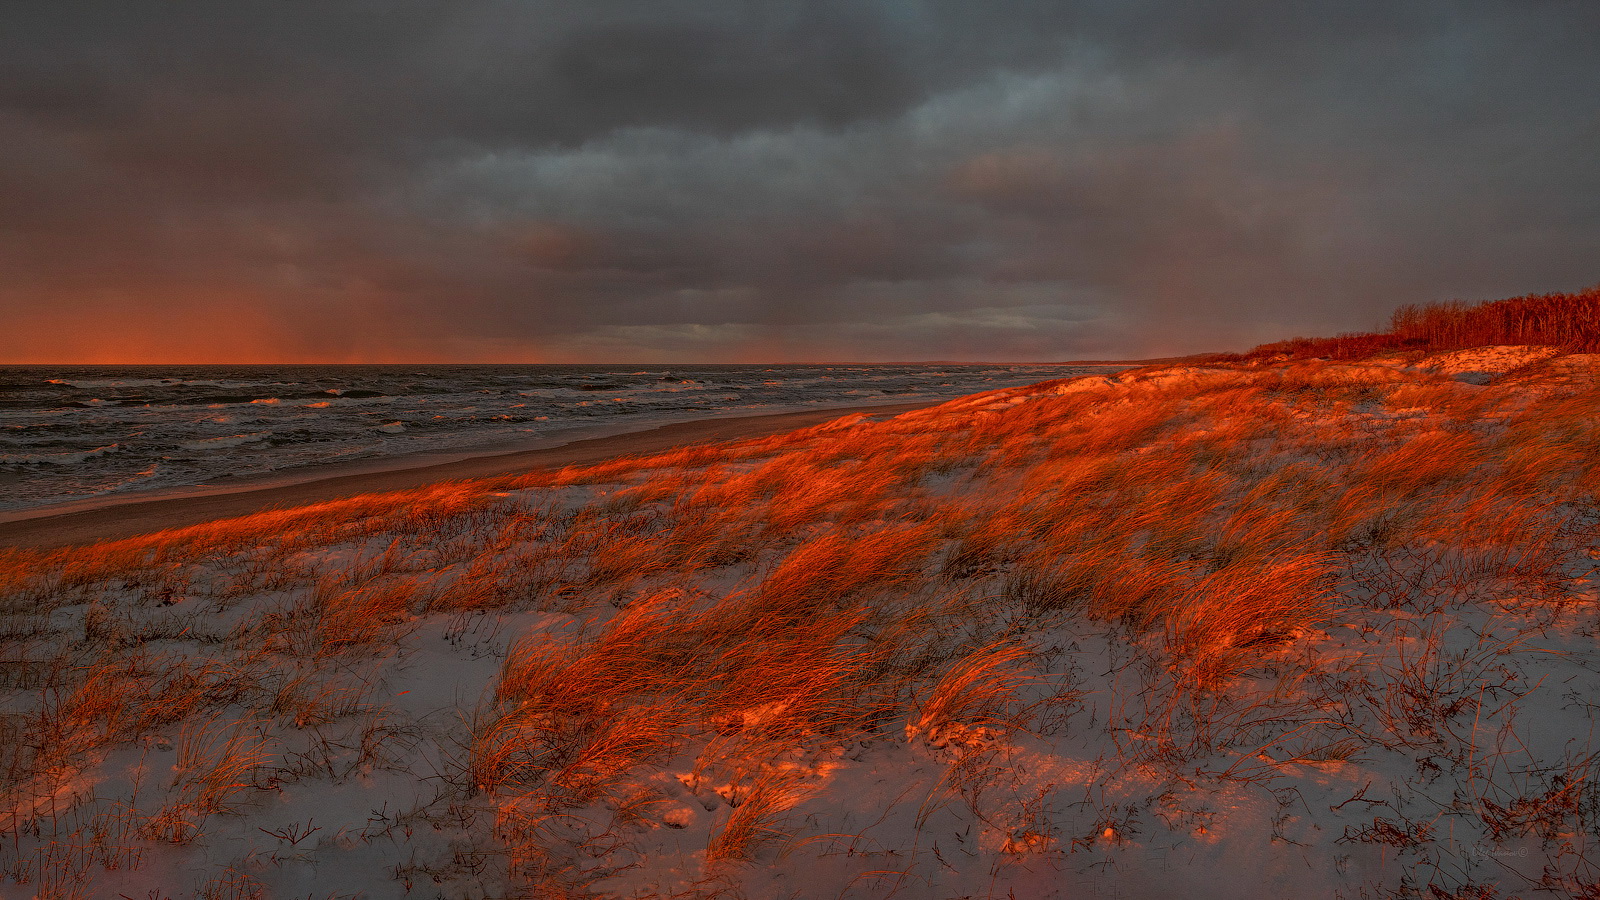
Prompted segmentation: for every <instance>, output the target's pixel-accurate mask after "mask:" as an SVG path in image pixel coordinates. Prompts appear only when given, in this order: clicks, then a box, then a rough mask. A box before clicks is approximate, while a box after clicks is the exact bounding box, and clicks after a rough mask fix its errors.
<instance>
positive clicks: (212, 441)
mask: <svg viewBox="0 0 1600 900" xmlns="http://www.w3.org/2000/svg"><path fill="white" fill-rule="evenodd" d="M271 437H272V432H270V431H252V432H250V433H249V434H228V435H223V436H222V437H214V438H202V439H200V440H197V441H180V442H179V443H178V447H179V448H180V449H183V450H222V449H226V448H228V447H241V446H243V445H245V444H256V443H260V442H261V441H265V440H267V439H268V438H271Z"/></svg>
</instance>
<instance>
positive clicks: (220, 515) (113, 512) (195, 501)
mask: <svg viewBox="0 0 1600 900" xmlns="http://www.w3.org/2000/svg"><path fill="white" fill-rule="evenodd" d="M934 405H937V401H929V402H924V403H904V404H895V405H889V406H851V407H835V408H832V409H815V410H803V411H801V412H787V413H771V414H767V415H759V416H736V417H725V418H708V419H695V420H693V421H689V422H674V423H671V424H668V425H662V426H660V427H657V428H651V429H648V430H645V431H631V432H626V433H623V434H612V435H606V436H603V437H594V438H587V439H583V440H576V441H572V442H571V443H567V444H562V445H560V446H556V447H541V448H537V449H531V450H519V451H512V452H505V453H495V452H492V451H491V452H489V453H487V454H485V455H479V456H470V457H467V458H464V459H453V460H451V461H449V462H442V463H441V462H429V461H428V460H429V459H434V458H436V457H431V458H421V459H418V460H413V461H412V464H410V465H406V459H405V458H404V457H401V458H399V459H390V460H384V461H383V462H382V465H384V466H387V467H386V468H383V469H381V470H377V471H374V470H372V469H370V468H369V469H366V470H358V471H350V470H349V469H348V468H347V469H344V470H342V471H343V472H344V473H345V474H339V473H338V472H335V471H331V470H316V469H311V470H302V471H300V472H293V473H289V474H288V475H287V476H278V477H275V478H270V479H252V480H240V481H239V482H238V483H236V484H212V485H206V486H202V487H200V488H189V489H184V490H181V491H172V492H165V493H162V494H155V495H145V496H143V497H108V498H94V499H92V500H87V501H80V502H74V503H69V504H62V505H60V506H57V507H47V508H45V509H42V510H27V511H23V512H19V513H12V514H10V515H9V516H7V517H6V518H7V519H9V521H0V547H30V548H50V547H65V546H70V545H74V544H88V543H93V542H95V541H105V540H117V539H120V538H127V537H134V536H136V535H141V534H149V533H151V532H155V531H163V530H165V529H168V528H182V527H185V526H188V525H198V524H201V523H202V522H211V521H215V520H217V519H227V518H232V517H234V516H245V515H250V514H251V513H257V512H262V511H264V510H268V509H284V508H288V507H293V506H304V505H307V504H311V503H321V502H323V501H326V500H336V499H339V498H342V497H353V496H355V495H357V494H372V493H380V492H384V491H399V490H406V489H408V488H415V487H421V486H423V485H427V484H434V483H436V482H440V481H457V480H461V479H466V478H486V477H490V476H495V475H510V474H516V473H521V472H529V471H533V470H536V469H548V468H560V467H562V466H575V465H589V464H592V463H598V462H604V461H606V460H609V459H616V458H617V457H622V456H632V455H637V454H647V453H657V452H660V451H662V450H669V449H672V448H674V447H685V446H691V445H695V444H712V443H720V442H723V441H736V440H744V439H748V438H756V437H765V436H767V435H773V434H781V433H783V432H785V431H794V430H795V429H799V428H808V427H810V426H812V425H817V424H821V423H822V422H827V421H830V420H832V419H836V418H839V417H840V416H845V415H850V414H852V413H858V412H859V413H868V414H871V415H873V416H875V417H877V416H888V415H894V414H897V413H902V412H906V411H909V410H913V409H921V408H924V407H928V406H934ZM396 465H399V466H403V467H401V468H394V467H393V466H396ZM286 478H287V479H294V480H290V481H287V482H286Z"/></svg>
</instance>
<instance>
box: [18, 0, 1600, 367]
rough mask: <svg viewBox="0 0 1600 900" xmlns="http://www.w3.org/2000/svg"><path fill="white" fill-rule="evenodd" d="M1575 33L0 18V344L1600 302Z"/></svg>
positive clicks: (1496, 15) (1202, 341) (1466, 12)
mask: <svg viewBox="0 0 1600 900" xmlns="http://www.w3.org/2000/svg"><path fill="white" fill-rule="evenodd" d="M1596 60H1600V7H1597V6H1596V5H1595V4H1593V3H1588V2H1582V0H1575V2H1556V0H1546V2H1538V0H1534V2H1518V3H1509V2H1507V3H1491V2H1481V3H1460V2H1450V3H1446V2H1442V0H1441V2H1433V3H1430V2H1419V3H1408V4H1393V3H1387V2H1385V3H1379V2H1342V3H1318V4H1257V3H1222V4H1203V5H1202V4H1185V3H1177V2H1171V3H1153V2H1149V3H1126V2H1111V0H1104V2H1085V3H1071V4H1069V3H1059V2H1039V0H996V2H990V3H985V4H973V3H969V2H953V0H951V2H942V0H882V2H877V3H845V2H831V3H830V2H763V3H750V2H739V3H731V2H727V3H724V2H711V0H693V2H688V0H683V2H673V0H653V2H622V0H602V2H593V3H583V4H578V3H565V2H549V0H546V2H526V0H523V2H510V0H502V2H493V0H476V2H443V0H440V2H410V3H406V2H400V3H396V2H384V3H377V2H372V3H361V2H329V3H320V4H304V5H294V6H287V5H284V4H281V3H266V2H230V3H210V2H206V3H202V2H187V3H183V2H168V3H159V4H158V3H129V2H116V3H112V2H104V3H95V2H79V3H71V4H64V3H51V4H45V3H38V2H19V3H11V4H6V5H5V8H4V10H3V11H0V133H3V134H4V137H5V139H4V140H3V141H0V314H4V316H5V318H6V319H8V320H10V321H12V322H15V323H20V327H19V328H17V329H15V330H14V334H13V336H12V337H10V338H7V339H6V340H9V341H11V346H5V345H3V344H0V361H3V360H5V359H22V358H34V359H46V358H65V357H77V358H87V357H88V356H97V357H99V358H107V357H109V356H115V355H116V350H117V345H118V344H119V343H121V344H122V345H125V346H126V347H127V348H129V349H128V350H127V352H128V353H132V354H135V355H138V354H143V355H146V356H149V355H152V354H154V355H160V354H168V355H173V354H176V355H179V356H183V355H188V356H191V357H192V356H195V355H205V354H210V355H211V356H212V357H213V358H228V357H230V356H232V357H238V356H241V355H243V356H258V357H300V358H310V357H324V358H326V357H338V358H374V359H376V358H416V359H423V358H449V357H453V358H482V357H488V356H494V357H498V358H509V357H524V358H531V357H541V358H581V357H589V358H618V357H624V356H627V357H635V358H643V357H656V358H661V357H673V356H677V357H697V358H724V359H731V358H753V357H757V356H761V355H763V354H766V355H768V356H773V357H776V356H790V357H811V358H833V359H839V358H848V357H856V358H900V359H906V358H934V357H943V358H949V357H979V356H981V357H991V358H998V357H1010V358H1049V357H1066V356H1084V355H1106V354H1119V353H1126V354H1138V353H1145V352H1170V351H1177V350H1194V349H1205V348H1213V347H1223V346H1241V345H1245V344H1248V343H1251V342H1253V341H1256V340H1265V339H1271V338H1275V337H1280V336H1282V335H1283V334H1284V333H1286V332H1292V331H1305V332H1309V331H1330V330H1339V329H1348V328H1359V327H1369V326H1372V325H1376V324H1378V323H1379V322H1381V320H1382V318H1383V316H1384V315H1385V314H1386V313H1387V311H1388V310H1389V309H1392V308H1393V307H1394V306H1395V305H1398V304H1400V303H1406V302H1417V301H1426V300H1433V299H1443V298H1448V297H1466V298H1486V297H1492V296H1498V295H1505V294H1511V293H1520V292H1526V291H1541V290H1562V289H1573V288H1577V287H1580V286H1583V285H1584V284H1588V283H1593V282H1594V281H1596V280H1600V274H1596V269H1595V263H1594V260H1595V251H1596V248H1597V247H1600V167H1596V166H1595V165H1594V164H1593V161H1594V159H1595V158H1597V157H1600V104H1597V103H1596V102H1595V101H1594V99H1593V86H1594V85H1595V84H1597V83H1600V63H1597V62H1596Z"/></svg>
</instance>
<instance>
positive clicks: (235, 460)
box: [0, 365, 1107, 511]
mask: <svg viewBox="0 0 1600 900" xmlns="http://www.w3.org/2000/svg"><path fill="white" fill-rule="evenodd" d="M1106 368H1107V367H1098V366H1097V367H1071V366H1041V365H857V366H852V365H835V366H815V365H808V366H798V365H796V366H759V365H756V366H733V365H723V366H637V367H630V366H622V367H615V366H612V367H607V366H537V365H479V366H465V365H433V366H321V365H316V366H303V365H302V366H16V367H0V511H7V510H9V511H15V510H21V509H30V508H36V507H40V506H45V505H49V504H52V503H57V502H62V501H68V500H82V499H86V498H90V497H96V496H103V495H108V494H115V493H120V492H127V491H143V490H151V489H159V488H174V487H186V486H191V485H198V484H205V483H209V482H212V481H214V480H216V479H223V478H227V477H232V476H240V475H264V474H269V473H276V472H281V471H283V470H288V469H295V468H299V467H304V466H315V465H320V464H326V463H334V462H347V461H358V460H381V459H384V458H389V457H395V456H400V455H403V454H412V453H440V452H459V451H465V450H470V449H472V448H474V447H487V446H493V445H500V446H504V445H506V444H508V443H510V442H515V441H526V442H528V443H533V442H535V441H560V440H563V439H578V438H581V437H584V436H585V435H586V434H592V433H595V432H597V431H601V430H609V431H617V430H631V429H633V428H648V427H652V426H654V425H658V424H662V423H665V422H671V421H681V420H684V419H693V418H700V417H705V416H712V415H737V414H741V413H743V414H757V413H762V412H782V411H787V410H796V409H807V408H816V407H824V406H852V405H868V404H875V403H904V402H911V401H918V400H938V399H943V398H950V397H956V396H960V395H963V394H970V393H975V392H978V391H985V390H991V389H994V388H1000V387H1010V386H1014V385H1021V384H1029V383H1032V382H1036V381H1042V380H1045V379H1050V378H1064V377H1067V376H1070V375H1079V374H1087V373H1089V372H1093V371H1104V370H1105V369H1106Z"/></svg>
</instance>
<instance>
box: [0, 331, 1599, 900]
mask: <svg viewBox="0 0 1600 900" xmlns="http://www.w3.org/2000/svg"><path fill="white" fill-rule="evenodd" d="M1408 321H1409V320H1408ZM1597 448H1600V386H1597V385H1596V383H1595V381H1594V379H1593V378H1571V377H1568V378H1554V377H1550V378H1546V379H1543V380H1534V381H1528V380H1525V379H1524V380H1520V381H1512V380H1507V381H1504V382H1503V383H1502V382H1496V383H1490V384H1488V385H1486V386H1480V385H1477V384H1469V383H1463V382H1461V381H1457V380H1453V379H1451V378H1449V377H1447V376H1444V375H1439V374H1433V373H1431V372H1430V371H1428V370H1427V369H1426V367H1425V366H1422V365H1420V364H1419V365H1418V366H1414V367H1411V368H1402V367H1399V366H1395V365H1351V364H1341V363H1339V362H1318V361H1293V360H1291V361H1284V362H1279V363H1274V364H1265V365H1264V364H1261V363H1259V362H1256V363H1248V362H1241V363H1230V364H1218V365H1215V366H1212V367H1211V368H1207V369H1193V368H1189V369H1161V370H1156V369H1151V370H1141V371H1136V372H1132V373H1127V374H1125V375H1124V376H1123V377H1121V378H1118V379H1114V380H1112V381H1111V382H1109V383H1105V384H1101V385H1098V386H1095V387H1094V388H1093V389H1080V388H1079V387H1078V386H1076V383H1065V382H1047V383H1044V384H1042V385H1037V386H1033V387H1030V388H1024V389H1012V390H1007V391H999V392H994V393H991V394H987V395H978V396H976V397H972V398H964V399H962V400H960V401H955V402H953V403H950V404H946V405H945V406H943V407H937V408H933V409H929V410H922V411H918V412H914V413H909V414H905V415H901V416H898V417H895V418H893V419H889V420H886V421H881V422H875V421H871V420H870V419H867V418H866V417H861V416H856V417H850V418H847V419H843V420H840V421H837V422H834V423H830V424H828V425H825V426H819V427H817V428H813V429H807V430H804V431H800V432H795V433H792V434H788V435H780V436H775V437H772V438H765V439H760V440H754V441H746V442H741V443H737V444H730V445H722V446H717V447H697V448H690V449H686V450H681V451H673V452H669V453H664V454H659V455H655V456H648V457H642V458H633V459H626V460H619V461H615V462H610V463H606V464H603V465H598V466H590V467H584V468H574V469H567V470H562V471H558V472H544V473H533V474H529V475H527V476H524V477H503V478H496V479H489V480H485V481H479V482H463V483H451V484H443V485H438V486H434V487H430V488H425V489H419V490H414V491H407V492H402V493H397V494H387V495H374V496H368V497H361V498H354V499H351V500H344V501H337V502H333V503H327V504H321V505H319V506H314V507H307V508H302V509H295V510H287V511H281V512H273V513H265V514H261V515H257V516H251V517H247V518H243V519H236V520H230V521H224V522H216V523H211V524H208V525H205V526H200V527H195V528H187V529H182V530H179V531H173V532H165V533H161V534H157V535H152V536H149V537H144V538H138V539H133V540H126V541H119V542H115V543H107V544H100V545H94V546H89V547H78V548H69V549H64V550H57V551H49V552H34V551H7V552H4V553H3V554H0V689H3V697H4V707H3V714H0V736H3V738H4V739H3V740H0V782H3V786H4V790H3V795H0V804H3V805H0V879H4V882H3V884H4V890H6V891H7V892H12V893H16V894H17V895H18V896H25V895H30V894H36V895H38V896H44V897H73V896H109V895H111V894H108V893H107V891H109V890H110V888H111V887H112V886H122V885H135V884H136V885H139V888H140V892H139V893H138V894H134V893H133V892H132V891H131V890H129V891H128V895H129V896H145V894H144V891H149V892H150V894H149V896H151V897H152V898H157V897H172V898H177V897H180V896H206V897H211V896H231V897H256V896H290V894H289V893H288V891H289V890H290V887H288V885H293V884H301V883H303V881H296V880H295V879H296V878H299V877H300V876H301V875H303V874H304V872H306V871H313V870H316V867H317V866H318V865H322V864H323V863H325V862H327V861H330V860H347V861H350V862H349V866H351V868H349V869H348V870H345V869H344V868H343V866H344V865H345V863H338V864H337V865H339V866H340V867H341V871H348V872H350V873H352V874H350V875H348V877H347V879H346V880H345V881H343V882H340V881H339V880H338V879H336V878H334V879H323V880H322V881H320V882H319V889H320V890H321V891H322V893H321V894H319V896H354V895H356V894H358V893H359V894H361V895H362V896H370V897H379V896H429V897H431V896H437V895H443V896H507V897H510V896H538V897H564V896H572V897H577V896H590V895H593V894H600V895H625V896H668V895H671V896H739V895H750V896H790V895H793V894H794V892H795V891H796V890H799V894H800V895H801V896H891V895H898V896H958V895H978V896H983V895H991V896H1006V895H1007V893H1008V892H1015V893H1016V895H1018V896H1021V895H1024V893H1025V892H1027V891H1029V890H1030V885H1035V886H1036V885H1037V884H1038V882H1037V881H1035V880H1033V879H1037V878H1039V877H1042V876H1040V875H1039V873H1041V872H1054V873H1056V874H1055V875H1054V876H1052V877H1053V878H1055V881H1054V882H1052V884H1055V885H1057V887H1058V888H1060V889H1063V890H1065V888H1064V887H1061V886H1062V885H1067V884H1068V881H1066V880H1063V879H1064V878H1065V876H1064V875H1063V874H1062V873H1073V874H1074V877H1077V878H1079V879H1080V880H1079V881H1075V882H1072V883H1073V884H1079V885H1084V884H1090V883H1091V881H1093V879H1097V878H1098V879H1102V880H1101V881H1097V882H1094V883H1097V884H1101V883H1106V882H1105V881H1104V879H1107V878H1110V877H1112V876H1110V875H1108V874H1107V870H1106V867H1107V866H1120V867H1121V868H1122V869H1127V868H1130V867H1131V868H1134V869H1137V868H1138V867H1139V866H1141V865H1145V864H1147V863H1148V861H1149V860H1151V859H1153V858H1155V856H1156V855H1159V854H1162V853H1166V852H1167V851H1168V850H1169V849H1170V848H1171V847H1173V846H1176V845H1177V844H1178V843H1181V842H1187V843H1186V844H1185V845H1186V846H1192V845H1196V844H1197V842H1198V845H1199V846H1202V847H1205V848H1209V849H1207V850H1206V853H1208V854H1209V856H1207V858H1208V859H1211V860H1212V861H1213V862H1214V863H1216V865H1217V866H1218V867H1219V871H1221V870H1223V869H1228V868H1230V867H1231V868H1237V867H1238V866H1239V865H1240V861H1241V860H1243V861H1245V862H1246V863H1255V864H1259V863H1261V861H1262V860H1268V862H1269V863H1270V864H1267V865H1265V869H1264V870H1263V871H1264V872H1267V873H1268V874H1270V873H1271V872H1281V873H1283V874H1282V877H1283V878H1285V879H1287V881H1285V883H1288V884H1295V883H1301V881H1303V882H1304V883H1305V884H1315V885H1317V886H1318V888H1317V889H1318V890H1319V891H1321V890H1323V889H1324V888H1326V889H1328V890H1330V891H1331V890H1335V889H1336V890H1338V891H1339V892H1342V893H1343V894H1344V895H1346V896H1352V897H1353V896H1438V897H1455V896H1499V895H1500V894H1498V893H1495V892H1498V891H1501V890H1502V889H1504V891H1505V893H1506V894H1508V895H1509V894H1510V893H1512V892H1514V891H1528V890H1533V889H1538V890H1545V891H1552V892H1556V893H1562V892H1565V893H1566V894H1569V895H1583V896H1588V895H1592V894H1593V893H1595V892H1600V872H1597V871H1596V864H1595V863H1591V862H1590V861H1589V860H1590V859H1591V858H1592V859H1600V854H1594V853H1592V851H1593V850H1594V848H1595V846H1596V845H1595V842H1596V841H1597V840H1600V791H1597V789H1596V773H1595V771H1594V763H1595V760H1596V758H1597V756H1596V754H1597V752H1600V747H1596V746H1593V745H1592V743H1591V741H1590V735H1589V732H1588V730H1587V728H1588V727H1589V726H1590V725H1592V723H1593V712H1594V710H1595V709H1596V708H1597V707H1595V706H1594V705H1592V704H1591V703H1590V702H1589V701H1587V700H1585V699H1583V693H1582V691H1581V690H1580V689H1579V688H1576V687H1572V688H1568V689H1567V690H1570V691H1572V692H1574V693H1573V696H1572V697H1570V698H1568V697H1565V695H1563V693H1562V690H1563V689H1561V688H1557V687H1556V686H1555V683H1554V680H1559V679H1567V682H1565V683H1570V684H1584V683H1586V682H1583V681H1582V678H1584V677H1587V676H1586V675H1584V673H1586V672H1588V671H1590V667H1592V666H1594V665H1595V664H1596V663H1597V660H1596V659H1595V657H1594V656H1593V655H1592V653H1589V654H1587V655H1585V651H1584V649H1583V648H1584V647H1585V642H1586V641H1587V642H1588V645H1590V646H1592V641H1593V637H1594V634H1595V633H1596V631H1600V625H1597V621H1600V620H1597V618H1596V615H1595V608H1594V600H1595V593H1594V585H1593V583H1592V581H1590V580H1589V579H1590V578H1591V577H1592V575H1593V556H1594V550H1593V548H1594V547H1595V546H1596V537H1597V535H1600V532H1597V528H1600V452H1596V451H1597ZM1541 679H1543V680H1541ZM1574 679H1577V680H1576V681H1575V680H1574ZM442 684H445V685H450V686H451V687H450V689H449V690H445V689H443V688H440V687H439V685H442ZM1552 692H1553V696H1554V697H1555V698H1556V699H1555V700H1552V701H1548V702H1547V701H1546V700H1545V699H1542V698H1546V697H1550V696H1552ZM435 693H437V696H435V695H434V694H435ZM1525 710H1528V711H1533V712H1528V713H1527V714H1526V715H1524V711H1525ZM1535 713H1536V714H1537V716H1541V717H1546V718H1540V719H1538V720H1536V721H1535V720H1530V717H1532V716H1534V715H1535ZM1557 713H1559V715H1558V714H1557ZM1585 723H1588V724H1585ZM1363 783H1365V786H1363ZM1335 795H1338V796H1335ZM328 798H338V802H337V803H335V802H334V801H333V800H330V799H328ZM351 798H354V799H351ZM368 808H370V813H369V811H368ZM341 817H342V818H341ZM313 822H315V823H316V824H312V823H313ZM1463 848H1466V849H1463ZM1501 851H1504V853H1503V854H1502V853H1501ZM1141 854H1143V855H1141ZM1497 854H1501V855H1497ZM1513 854H1521V855H1513ZM1291 858H1292V859H1293V860H1297V861H1296V862H1294V863H1293V866H1290V864H1289V863H1287V862H1284V860H1285V859H1291ZM1118 860H1121V862H1120V863H1119V862H1118ZM1508 860H1509V861H1508ZM329 864H330V865H333V864H332V863H329ZM1286 866H1288V868H1285V867H1286ZM1296 866H1298V867H1299V868H1294V867H1296ZM1301 870H1304V872H1303V874H1302V873H1301ZM317 871H325V870H317ZM768 872H772V873H782V872H788V873H790V875H789V876H788V877H789V878H791V879H793V878H796V877H799V876H798V875H796V874H795V873H804V879H805V880H804V881H793V880H790V881H787V882H782V881H777V882H775V881H773V880H771V879H769V878H767V877H766V876H764V875H763V874H762V873H768ZM1268 874H1263V875H1262V877H1268ZM1117 877H1118V878H1123V879H1124V880H1123V881H1122V882H1121V883H1123V884H1124V885H1126V886H1128V887H1127V889H1128V891H1129V892H1130V894H1132V895H1138V893H1139V888H1138V887H1137V885H1138V884H1140V883H1145V882H1140V881H1139V879H1138V878H1132V877H1131V876H1117ZM1273 877H1277V876H1273ZM1128 878H1131V879H1132V880H1127V879H1128ZM1083 879H1088V880H1083ZM1297 879H1299V880H1298V881H1297ZM1148 883H1150V884H1158V883H1159V881H1152V882H1148ZM785 884H787V885H788V886H787V888H785V887H784V885H785ZM800 884H806V885H814V886H815V889H814V890H813V889H812V888H806V889H799V888H798V887H797V886H798V885H800ZM341 892H342V893H341ZM1429 892H1432V893H1431V894H1430V893H1429ZM1486 892H1487V893H1486ZM1585 892H1590V893H1589V894H1585ZM113 893H114V892H113ZM1147 893H1148V894H1149V895H1151V896H1157V895H1160V893H1159V891H1158V890H1156V889H1155V888H1150V889H1149V891H1148V892H1147ZM303 894H304V891H303V890H302V891H300V892H299V893H298V894H295V895H296V896H300V895H303Z"/></svg>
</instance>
